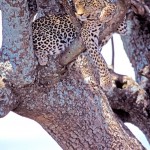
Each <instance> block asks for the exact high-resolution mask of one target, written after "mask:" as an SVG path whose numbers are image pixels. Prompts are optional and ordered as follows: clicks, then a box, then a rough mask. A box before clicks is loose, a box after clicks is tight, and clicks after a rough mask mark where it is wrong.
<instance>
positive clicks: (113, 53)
mask: <svg viewBox="0 0 150 150" xmlns="http://www.w3.org/2000/svg"><path fill="white" fill-rule="evenodd" d="M111 47H112V60H111V67H112V69H113V70H114V66H115V48H114V38H113V36H112V37H111Z"/></svg>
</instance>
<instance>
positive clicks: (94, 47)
mask: <svg viewBox="0 0 150 150" xmlns="http://www.w3.org/2000/svg"><path fill="white" fill-rule="evenodd" d="M100 27H101V26H98V25H97V24H95V22H86V23H85V25H84V26H83V28H82V32H81V37H82V40H83V41H84V43H85V45H86V48H87V53H88V56H89V58H90V60H92V62H93V63H94V65H95V67H96V69H97V70H98V72H99V75H100V85H101V87H102V88H103V89H104V90H110V89H111V87H112V82H111V81H112V80H111V75H110V73H109V71H108V68H107V64H106V62H105V60H104V58H103V56H102V54H101V53H100V51H99V45H98V43H99V42H98V37H99V31H100V30H99V28H100Z"/></svg>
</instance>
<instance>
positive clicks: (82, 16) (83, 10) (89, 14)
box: [74, 0, 103, 21]
mask: <svg viewBox="0 0 150 150" xmlns="http://www.w3.org/2000/svg"><path fill="white" fill-rule="evenodd" d="M74 5H75V9H76V13H75V14H76V16H77V18H78V19H79V20H81V21H87V20H93V19H98V16H99V15H100V13H101V10H102V8H103V4H102V3H101V2H100V1H99V0H74Z"/></svg>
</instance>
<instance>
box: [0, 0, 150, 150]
mask: <svg viewBox="0 0 150 150" xmlns="http://www.w3.org/2000/svg"><path fill="white" fill-rule="evenodd" d="M29 2H30V1H29V0H28V1H27V0H18V1H11V2H10V1H8V0H3V3H2V5H3V6H2V17H3V46H2V49H1V51H0V54H1V56H2V57H1V63H0V75H1V79H0V116H1V117H3V116H5V115H6V114H7V113H8V112H9V111H11V110H12V111H14V112H16V113H18V114H20V115H22V116H26V117H28V118H31V119H34V120H35V121H37V122H39V123H40V124H41V125H42V126H43V128H44V129H45V130H46V131H47V132H48V133H49V134H50V135H51V136H52V137H53V138H54V139H55V140H56V141H57V142H58V143H59V145H60V146H61V147H62V148H63V149H64V150H68V149H69V150H72V149H79V150H80V149H84V150H85V149H87V150H92V149H93V150H98V149H108V150H110V149H125V150H128V149H135V150H137V149H138V150H140V149H144V148H143V147H142V146H141V144H140V143H139V142H138V141H137V140H136V138H135V137H134V136H133V135H132V134H131V133H130V132H129V131H128V130H127V129H126V127H125V126H124V124H123V122H124V121H126V120H130V121H131V122H133V123H135V124H136V125H137V124H138V125H139V126H140V127H141V128H142V129H145V130H144V132H145V133H146V135H147V137H150V136H149V133H150V132H149V127H148V125H149V122H148V123H145V122H146V121H149V120H148V119H149V114H148V111H147V110H146V109H147V107H148V102H147V101H148V100H149V99H148V97H147V93H146V92H145V91H144V90H143V89H142V88H141V87H140V86H139V85H138V84H137V83H136V84H135V83H134V82H130V83H128V84H126V85H127V86H126V87H124V90H123V89H122V88H123V86H122V87H121V89H120V90H119V89H118V87H116V90H114V92H113V93H107V94H108V95H107V97H108V98H107V97H106V94H105V93H104V92H103V91H102V89H101V88H100V87H99V85H98V84H97V83H98V79H99V77H98V74H97V73H96V72H95V71H94V69H93V66H92V65H91V64H90V62H89V61H88V57H87V54H86V52H85V53H83V54H80V52H82V51H83V50H84V49H85V47H84V45H83V43H82V40H81V39H80V38H77V40H75V42H74V43H73V45H71V46H70V47H69V48H68V50H67V51H66V53H64V54H63V56H61V57H58V58H57V59H54V58H52V57H50V58H49V59H50V60H49V62H48V65H47V66H46V67H42V66H39V65H38V64H37V60H36V59H35V58H34V51H33V48H32V36H31V23H30V21H31V20H32V18H33V16H34V14H35V13H36V12H37V11H40V13H41V12H43V13H45V12H46V13H47V12H48V11H49V7H52V9H51V10H50V11H52V12H53V11H54V13H57V11H59V9H60V10H61V7H62V3H61V4H58V1H54V0H53V1H46V0H43V1H42V0H41V1H40V0H36V2H37V10H36V9H33V11H32V10H31V9H29V11H28V6H29V5H28V4H29ZM34 2H35V1H34ZM52 4H53V5H52ZM63 5H64V6H65V3H63ZM117 5H118V12H117V13H116V15H115V16H114V20H112V21H110V22H109V23H108V25H107V24H104V29H103V30H102V31H101V33H102V34H101V35H100V39H99V40H100V41H101V39H103V37H105V36H106V35H108V34H109V33H110V32H114V31H115V30H116V29H117V26H118V24H119V23H120V22H121V21H122V18H123V16H124V15H125V13H126V11H127V8H128V5H129V3H128V1H127V0H126V1H124V0H120V1H119V3H117ZM123 6H124V7H123ZM29 7H30V6H29ZM34 8H36V7H34ZM56 8H58V9H56ZM62 11H63V9H62ZM137 12H138V9H137ZM31 14H33V15H31ZM110 25H111V27H110ZM137 31H138V30H137ZM76 43H79V44H78V45H77V44H76ZM144 44H145V43H144ZM76 45H77V46H76ZM77 48H79V51H76V50H77ZM79 54H80V55H79ZM78 55H79V56H78ZM76 56H78V57H76ZM74 59H75V60H74ZM73 60H74V61H73ZM71 61H73V62H72V63H71V64H69V65H68V63H70V62H71ZM142 63H143V61H142ZM35 67H36V68H35ZM135 67H137V66H135ZM116 76H117V75H116ZM90 77H92V79H93V82H89V80H88V79H89V78H90ZM114 77H115V75H114ZM118 77H120V76H119V75H118ZM137 79H138V78H137ZM115 80H116V81H118V80H119V78H117V77H116V78H115ZM126 81H129V80H128V79H126ZM123 82H124V81H123ZM120 83H121V82H120ZM121 84H122V85H124V83H121ZM116 85H117V84H116ZM132 87H134V88H132ZM113 94H114V95H113ZM128 94H129V95H130V96H131V98H129V97H128ZM118 95H119V99H118ZM131 99H132V102H131V101H130V100H131ZM108 100H109V101H110V104H111V106H112V108H113V110H114V112H116V114H119V115H118V117H116V116H115V114H114V113H113V111H112V109H111V107H110V105H109V103H108ZM125 100H126V101H125ZM141 100H142V101H141ZM143 100H144V101H143ZM128 102H129V103H130V104H131V103H132V104H134V105H132V106H129V105H128ZM123 106H124V107H123ZM125 106H126V107H125ZM141 109H142V111H141ZM120 110H123V111H124V112H127V114H129V117H128V115H126V116H127V117H126V116H125V115H122V114H120V113H118V111H120ZM137 114H138V116H139V118H140V119H136V115H137ZM119 118H121V120H122V121H121V120H120V119H119ZM137 122H138V123H137ZM148 132H149V133H148Z"/></svg>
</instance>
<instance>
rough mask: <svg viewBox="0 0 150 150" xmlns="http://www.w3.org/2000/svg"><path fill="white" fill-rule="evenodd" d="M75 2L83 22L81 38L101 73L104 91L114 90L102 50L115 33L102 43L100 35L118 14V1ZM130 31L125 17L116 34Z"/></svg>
mask: <svg viewBox="0 0 150 150" xmlns="http://www.w3.org/2000/svg"><path fill="white" fill-rule="evenodd" d="M73 2H74V6H75V10H76V13H75V14H76V16H77V18H78V19H79V20H80V21H81V22H83V27H82V29H81V37H82V40H83V42H84V44H85V45H86V48H87V52H88V55H89V56H90V57H91V58H92V60H93V63H94V64H95V66H96V68H97V70H98V72H99V73H100V83H101V85H102V87H104V89H107V90H109V89H112V79H111V75H110V73H109V70H108V68H107V64H106V62H105V60H104V58H103V56H102V54H101V49H102V47H103V46H104V45H105V44H106V43H107V42H108V40H109V39H110V38H111V37H112V35H113V33H110V34H109V35H107V36H106V37H105V38H104V39H103V40H102V41H99V35H100V31H102V30H101V29H102V28H103V23H107V22H108V21H110V20H111V19H113V16H114V15H115V13H116V9H117V5H116V0H73ZM130 31H131V30H130V27H129V28H128V25H127V22H126V17H125V18H124V20H123V22H122V23H121V24H120V25H119V26H118V28H117V31H116V32H117V33H119V34H121V35H126V34H129V33H130Z"/></svg>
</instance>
